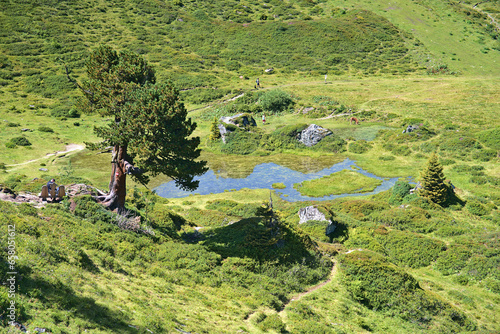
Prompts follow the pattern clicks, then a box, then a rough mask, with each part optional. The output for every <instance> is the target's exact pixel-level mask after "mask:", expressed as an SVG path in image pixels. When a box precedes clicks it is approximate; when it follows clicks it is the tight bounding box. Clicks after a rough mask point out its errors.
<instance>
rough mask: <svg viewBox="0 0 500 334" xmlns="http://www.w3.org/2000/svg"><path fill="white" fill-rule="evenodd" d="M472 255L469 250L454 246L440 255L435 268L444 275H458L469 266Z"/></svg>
mask: <svg viewBox="0 0 500 334" xmlns="http://www.w3.org/2000/svg"><path fill="white" fill-rule="evenodd" d="M471 255H472V253H471V251H470V250H469V249H467V248H465V247H463V246H456V245H453V246H451V247H450V248H448V249H447V250H446V252H442V253H441V254H440V255H439V257H438V259H437V260H436V263H435V264H434V268H436V269H437V270H439V272H441V274H443V275H452V274H458V273H459V272H460V270H462V269H463V268H464V267H465V266H466V265H467V260H468V259H469V258H470V256H471Z"/></svg>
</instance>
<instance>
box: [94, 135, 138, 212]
mask: <svg viewBox="0 0 500 334" xmlns="http://www.w3.org/2000/svg"><path fill="white" fill-rule="evenodd" d="M126 159H127V147H126V146H118V145H115V146H114V147H113V160H112V161H111V164H112V168H111V177H110V182H109V194H108V195H107V196H105V197H104V198H101V200H102V203H103V204H104V205H105V206H106V207H108V208H109V209H110V210H117V211H118V212H119V213H120V212H121V211H123V210H124V209H125V197H126V194H127V185H126V180H127V169H128V168H129V167H130V166H131V164H130V163H129V162H128V161H127V160H126Z"/></svg>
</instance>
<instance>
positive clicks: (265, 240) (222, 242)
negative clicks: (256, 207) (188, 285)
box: [203, 217, 313, 263]
mask: <svg viewBox="0 0 500 334" xmlns="http://www.w3.org/2000/svg"><path fill="white" fill-rule="evenodd" d="M209 233H210V234H209V235H207V236H206V239H205V240H204V241H203V244H204V246H206V247H207V248H208V249H209V250H210V251H213V252H216V253H218V254H220V255H221V256H222V257H223V258H228V257H240V258H244V257H249V258H252V259H255V260H258V261H273V260H278V261H279V262H280V263H286V262H288V263H291V262H301V261H303V259H304V258H305V259H309V258H312V257H313V256H312V254H311V252H310V248H308V247H310V246H312V241H311V239H310V238H309V237H307V236H304V235H301V234H300V233H298V232H297V231H295V230H293V229H291V228H290V227H289V226H287V225H286V224H277V225H276V226H273V227H269V226H268V224H266V223H265V220H264V219H263V218H258V217H252V218H245V219H242V220H240V221H238V222H236V223H234V224H231V225H228V226H224V227H220V228H217V229H214V230H211V231H210V232H209Z"/></svg>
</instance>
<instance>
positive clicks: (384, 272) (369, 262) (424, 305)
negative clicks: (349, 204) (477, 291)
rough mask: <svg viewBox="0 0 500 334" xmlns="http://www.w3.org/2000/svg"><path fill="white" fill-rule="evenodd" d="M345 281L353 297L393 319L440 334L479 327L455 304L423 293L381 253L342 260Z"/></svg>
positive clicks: (356, 254) (353, 255) (359, 253)
mask: <svg viewBox="0 0 500 334" xmlns="http://www.w3.org/2000/svg"><path fill="white" fill-rule="evenodd" d="M340 263H341V266H340V269H341V271H342V282H343V283H344V285H345V286H346V288H347V291H348V292H349V293H350V295H351V296H352V298H353V299H354V300H356V301H358V302H360V303H362V304H363V305H365V306H367V307H369V308H371V309H375V310H380V311H382V312H385V313H386V314H387V315H389V316H393V317H399V318H402V319H403V320H406V321H409V322H412V323H416V324H418V325H420V326H423V327H425V328H428V326H429V325H430V324H432V325H433V327H435V329H436V330H437V331H444V330H446V331H458V332H460V331H470V330H474V329H475V328H476V326H475V324H474V323H473V322H472V321H471V320H470V319H468V318H467V317H466V315H465V314H463V313H461V312H459V311H458V310H456V309H454V308H453V307H452V306H451V305H449V304H447V303H446V302H444V301H441V300H439V299H437V298H436V297H434V296H432V295H430V294H428V293H427V292H425V291H424V290H422V289H421V288H420V286H419V284H418V282H417V280H416V279H415V278H413V277H412V276H411V275H409V274H408V273H406V272H405V271H404V270H402V269H400V268H398V267H396V266H395V265H393V264H391V263H389V262H387V261H386V260H385V258H384V257H383V256H381V255H379V254H376V253H373V252H370V251H355V252H352V253H349V254H345V255H342V256H341V257H340Z"/></svg>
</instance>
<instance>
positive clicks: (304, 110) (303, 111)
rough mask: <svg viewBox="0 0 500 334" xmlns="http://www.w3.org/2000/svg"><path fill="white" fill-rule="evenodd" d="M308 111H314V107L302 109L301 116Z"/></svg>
mask: <svg viewBox="0 0 500 334" xmlns="http://www.w3.org/2000/svg"><path fill="white" fill-rule="evenodd" d="M310 111H314V107H307V108H304V109H303V110H302V113H303V114H307V113H309V112H310Z"/></svg>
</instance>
